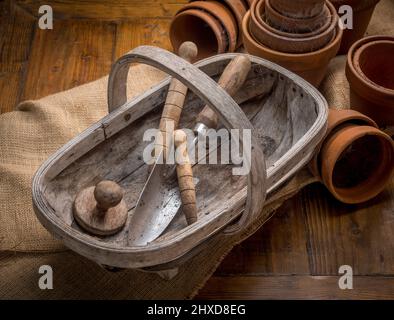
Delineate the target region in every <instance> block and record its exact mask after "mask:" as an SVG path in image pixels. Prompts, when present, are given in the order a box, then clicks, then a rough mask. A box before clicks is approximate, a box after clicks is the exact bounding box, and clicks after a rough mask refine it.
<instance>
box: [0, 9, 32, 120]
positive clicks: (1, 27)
mask: <svg viewBox="0 0 394 320" xmlns="http://www.w3.org/2000/svg"><path fill="white" fill-rule="evenodd" d="M33 33H34V19H32V17H30V16H29V15H27V14H26V13H25V12H23V11H21V10H19V8H17V7H15V6H14V5H12V3H10V2H9V1H4V2H1V3H0V93H1V101H0V114H1V113H4V112H9V111H12V110H13V109H14V107H15V105H16V104H17V103H18V102H20V100H21V92H22V90H23V86H24V79H25V72H26V67H27V65H28V61H29V55H30V47H31V43H32V38H33Z"/></svg>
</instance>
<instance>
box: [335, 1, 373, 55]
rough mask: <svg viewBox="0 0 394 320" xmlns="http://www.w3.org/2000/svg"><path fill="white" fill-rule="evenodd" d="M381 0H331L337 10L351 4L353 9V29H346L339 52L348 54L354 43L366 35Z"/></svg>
mask: <svg viewBox="0 0 394 320" xmlns="http://www.w3.org/2000/svg"><path fill="white" fill-rule="evenodd" d="M379 1H380V0H331V2H332V3H333V5H334V6H335V9H336V10H337V11H338V10H339V8H340V7H341V6H343V5H349V6H351V7H352V9H353V29H345V30H344V32H343V38H342V43H341V47H340V49H339V52H338V54H346V53H347V52H348V51H349V48H350V47H351V46H352V45H353V43H355V42H356V41H358V40H359V39H361V38H362V37H363V36H364V34H365V31H366V30H367V28H368V25H369V22H370V21H371V17H372V14H373V12H374V10H375V7H376V5H377V4H378V2H379Z"/></svg>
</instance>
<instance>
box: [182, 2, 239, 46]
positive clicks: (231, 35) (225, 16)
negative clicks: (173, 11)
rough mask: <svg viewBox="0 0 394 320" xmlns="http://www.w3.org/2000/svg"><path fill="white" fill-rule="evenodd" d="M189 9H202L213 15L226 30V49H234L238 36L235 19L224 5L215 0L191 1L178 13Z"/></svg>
mask: <svg viewBox="0 0 394 320" xmlns="http://www.w3.org/2000/svg"><path fill="white" fill-rule="evenodd" d="M189 9H197V10H202V11H205V12H207V13H209V14H210V15H212V16H214V17H215V18H216V19H217V20H218V21H219V22H220V23H221V24H222V26H223V28H224V29H225V30H226V34H227V37H228V44H229V46H228V49H227V50H226V51H228V52H234V51H235V49H236V44H237V37H238V26H237V21H236V20H235V17H234V16H233V15H232V13H231V11H230V10H229V9H228V8H227V7H226V6H225V5H223V4H221V3H220V2H217V1H193V2H191V3H189V4H187V5H185V6H184V7H183V8H182V9H181V10H179V11H178V13H180V12H183V11H185V10H189Z"/></svg>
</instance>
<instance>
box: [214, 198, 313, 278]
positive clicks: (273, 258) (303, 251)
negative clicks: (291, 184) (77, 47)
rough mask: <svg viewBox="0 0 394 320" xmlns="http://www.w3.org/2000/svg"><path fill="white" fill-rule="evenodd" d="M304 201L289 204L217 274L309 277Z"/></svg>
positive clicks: (233, 252) (224, 264)
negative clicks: (299, 275) (303, 214)
mask: <svg viewBox="0 0 394 320" xmlns="http://www.w3.org/2000/svg"><path fill="white" fill-rule="evenodd" d="M300 200H301V199H300V198H298V197H294V198H292V199H290V200H288V201H286V202H285V203H284V204H283V206H282V207H281V208H280V209H279V210H277V213H276V214H275V215H274V216H273V217H272V218H271V220H270V221H268V222H267V223H266V224H265V225H264V226H263V227H262V228H261V229H260V230H259V231H258V232H256V234H254V235H253V236H252V237H250V238H249V239H247V240H245V241H244V242H243V243H241V244H240V245H238V246H236V247H235V248H234V249H233V250H232V251H231V253H230V254H229V255H228V256H227V257H226V258H225V259H224V261H223V262H222V264H221V265H220V267H219V269H218V270H217V271H216V273H215V275H217V276H225V275H227V276H228V275H262V276H266V275H269V274H275V275H284V274H285V275H288V274H309V272H310V271H309V259H308V252H307V248H306V242H307V234H306V231H305V227H304V220H303V216H302V215H300V214H299V213H300V207H301V206H302V205H303V203H302V202H301V201H300Z"/></svg>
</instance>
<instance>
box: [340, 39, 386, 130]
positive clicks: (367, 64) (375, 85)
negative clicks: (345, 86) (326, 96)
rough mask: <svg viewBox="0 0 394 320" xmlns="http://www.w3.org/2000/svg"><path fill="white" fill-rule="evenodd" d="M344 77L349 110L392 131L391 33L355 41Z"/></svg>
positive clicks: (349, 54)
mask: <svg viewBox="0 0 394 320" xmlns="http://www.w3.org/2000/svg"><path fill="white" fill-rule="evenodd" d="M346 76H347V79H348V81H349V84H350V101H351V105H352V109H355V110H358V111H360V112H362V113H364V114H366V115H368V116H369V117H371V118H372V119H374V120H375V121H376V122H377V123H378V124H379V126H381V127H391V130H392V131H393V128H394V36H371V37H366V38H363V39H361V40H359V41H357V42H356V43H355V44H354V45H353V46H352V47H351V48H350V50H349V53H348V57H347V65H346ZM391 134H394V132H392V133H391Z"/></svg>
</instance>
